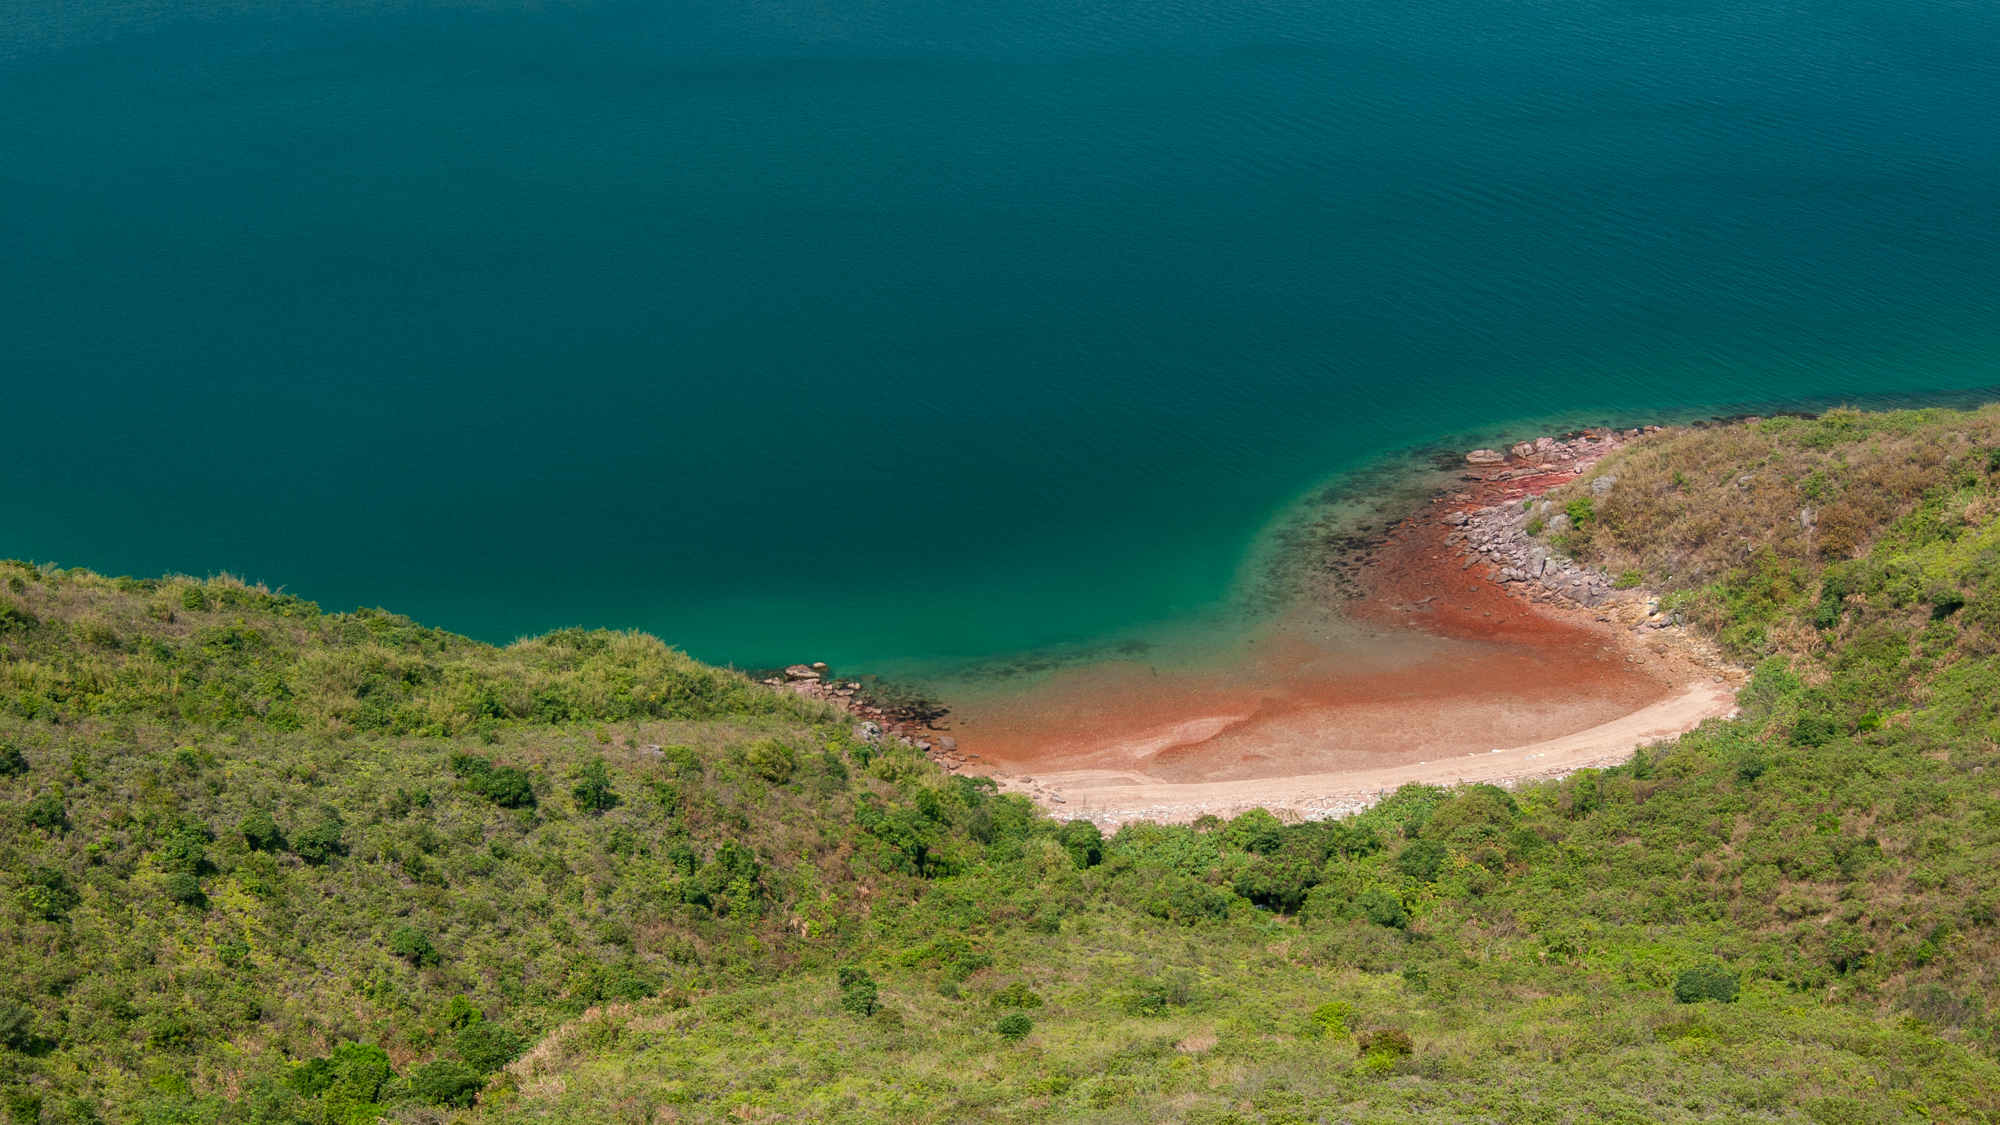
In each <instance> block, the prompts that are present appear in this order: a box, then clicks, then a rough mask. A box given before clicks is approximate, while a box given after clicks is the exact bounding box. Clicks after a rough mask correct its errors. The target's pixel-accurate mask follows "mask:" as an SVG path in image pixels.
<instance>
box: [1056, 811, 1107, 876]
mask: <svg viewBox="0 0 2000 1125" xmlns="http://www.w3.org/2000/svg"><path fill="white" fill-rule="evenodd" d="M1056 842H1057V843H1058V844H1061V845H1062V848H1063V850H1064V851H1066V852H1068V853H1069V858H1070V862H1072V863H1074V864H1076V865H1077V866H1078V867H1095V866H1097V865H1098V864H1100V863H1103V862H1104V833H1103V832H1101V831H1099V830H1098V827H1097V825H1095V824H1092V823H1091V822H1090V821H1087V820H1072V821H1070V822H1069V823H1067V824H1065V825H1063V826H1062V827H1061V828H1060V829H1058V830H1057V831H1056Z"/></svg>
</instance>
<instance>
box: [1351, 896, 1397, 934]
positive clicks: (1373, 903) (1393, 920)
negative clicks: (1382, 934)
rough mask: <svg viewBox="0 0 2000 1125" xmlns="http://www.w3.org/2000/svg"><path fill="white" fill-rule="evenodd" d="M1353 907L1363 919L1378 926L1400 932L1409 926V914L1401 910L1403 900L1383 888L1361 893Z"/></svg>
mask: <svg viewBox="0 0 2000 1125" xmlns="http://www.w3.org/2000/svg"><path fill="white" fill-rule="evenodd" d="M1354 905H1355V907H1357V908H1358V909H1359V910H1360V911H1361V914H1362V916H1363V917H1365V918H1367V919H1368V920H1369V921H1370V922H1373V923H1375V924H1376V925H1378V926H1388V927H1389V928H1391V929H1396V930H1400V929H1402V928H1403V927H1405V926H1408V925H1409V924H1410V912H1409V911H1407V910H1405V909H1404V908H1403V900H1402V899H1401V898H1398V897H1397V896H1396V895H1395V894H1394V893H1392V892H1390V891H1389V890H1388V889H1386V888H1384V887H1370V888H1368V889H1367V890H1365V891H1362V892H1361V895H1360V897H1358V898H1356V899H1355V900H1354Z"/></svg>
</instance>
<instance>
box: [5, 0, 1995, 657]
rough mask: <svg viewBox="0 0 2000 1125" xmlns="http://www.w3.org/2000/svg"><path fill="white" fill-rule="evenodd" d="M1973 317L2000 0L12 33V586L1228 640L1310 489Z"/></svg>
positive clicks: (8, 211)
mask: <svg viewBox="0 0 2000 1125" xmlns="http://www.w3.org/2000/svg"><path fill="white" fill-rule="evenodd" d="M1996 313H2000V9H1996V8H1995V7H1994V6H1992V5H1985V4H1918V3H1910V2H1907V0H1897V2H1877V3H1851V2H1849V3H1827V4H1818V5H1813V6H1809V7H1799V6H1795V5H1780V4H1764V5H1752V6H1748V7H1746V6H1743V5H1720V4H1712V3H1683V2H1661V0H1644V2H1617V3H1614V2H1604V0H1581V2H1570V3H1562V4H1556V3H1546V2H1526V3H1524V2H1519V0H1514V2H1505V3H1503V2H1500V0H1439V2H1433V3H1425V4H1421V5H1410V4H1406V3H1394V4H1392V3H1385V2H1377V0H1359V2H1350V3H1329V2H1275V3H1274V2H1258V0H1217V2H1214V3H1205V4H1190V3H1172V2H1169V3H1158V2H1154V3H1146V4H1138V3H1122V2H1106V0H1094V2H1066V0H1025V2H1024V0H1003V2H999V3H990V2H989V3H982V4H971V3H964V2H962V0H930V2H926V3H916V2H913V0H883V2H881V3H877V4H873V5H869V6H865V7H862V6H855V5H835V4H828V3H823V2H818V0H700V2H693V3H682V4H656V3H638V2H629V0H612V2H590V0H584V2H578V3H568V4H532V5H523V4H518V3H506V4H502V3H481V2H477V0H472V2H456V3H444V2H437V0H418V2H399V0H368V2H352V0H341V2H318V3H314V2H294V3H283V4H280V3H274V2H269V0H229V2H226V3H225V2H220V0H184V2H177V0H130V2H122V3H114V2H107V0H97V2H91V0H84V2H79V3H73V4H67V5H53V4H17V5H12V6H9V7H7V8H6V9H5V10H4V11H0V341H4V354H0V376H4V389H5V392H6V401H7V403H8V406H9V407H10V410H9V423H8V427H7V447H8V450H9V452H10V454H11V456H10V457H9V458H8V467H7V486H6V487H5V488H0V553H4V554H10V555H15V556H22V557H33V558H36V559H42V560H48V559H54V560H58V561H60V562H62V563H64V564H69V565H86V566H90V567H92V568H94V569H98V570H102V571H108V572H112V573H120V572H129V573H136V574H154V573H159V572H162V571H166V570H183V571H189V572H194V573H198V574H200V573H210V572H214V571H219V570H230V571H234V572H237V573H239V574H242V575H244V576H245V577H248V578H250V579H252V580H263V581H268V582H270V583H272V584H274V585H280V584H282V585H285V586H287V587H289V588H290V589H292V590H293V591H295V592H298V593H301V594H303V595H305V596H308V597H312V598H315V599H318V600H320V601H321V602H322V603H324V604H326V605H328V606H330V607H347V606H351V605H355V604H371V605H374V604H381V605H387V606H390V607H393V608H396V609H399V610H402V611H405V612H409V613H411V614H413V615H414V616H416V617H418V618H420V619H422V620H425V621H428V622H433V623H436V624H439V625H443V626H445V627H448V628H452V629H456V630H459V631H462V632H466V633H470V634H473V635H476V636H480V637H484V638H488V639H493V640H506V639H509V638H511V637H513V636H516V635H520V634H524V633H531V632H537V631H541V630H545V629H548V628H551V627H556V626H561V625H567V624H578V623H582V624H590V625H614V626H629V627H640V628H645V629H648V630H651V631H654V632H657V633H659V634H660V635H662V636H663V637H666V638H667V639H669V640H670V641H672V642H675V643H678V644H681V645H683V646H684V647H686V648H687V649H688V650H689V651H691V652H693V653H694V654H696V655H697V656H700V657H703V658H706V659H710V660H715V661H733V662H736V663H738V664H739V665H745V666H765V665H770V664H773V663H779V662H784V661H789V660H796V659H814V660H826V661H830V662H833V663H834V664H835V665H837V666H857V665H865V666H871V667H892V668H897V669H901V670H904V671H908V672H924V671H931V672H936V671H939V670H943V669H951V668H962V667H963V666H965V665H967V664H977V665H979V666H980V667H1007V666H1013V665H1018V664H1020V663H1021V659H1020V658H1019V654H1020V653H1022V652H1023V651H1032V652H1036V653H1041V654H1044V655H1043V656H1040V657H1030V658H1028V659H1029V660H1035V659H1048V658H1049V657H1048V656H1047V654H1050V653H1055V654H1058V655H1059V656H1060V655H1062V654H1068V658H1070V659H1075V658H1076V656H1077V654H1079V653H1089V652H1095V651H1101V650H1102V648H1103V646H1106V645H1113V646H1115V645H1117V644H1119V643H1125V642H1131V641H1134V640H1150V641H1151V642H1152V643H1154V644H1155V646H1156V649H1157V650H1160V651H1163V652H1164V651H1165V650H1170V649H1173V648H1174V647H1175V646H1177V645H1184V646H1187V647H1189V648H1191V649H1200V648H1202V646H1204V645H1210V644H1226V643H1233V642H1231V641H1227V640H1217V639H1216V635H1217V634H1218V632H1227V631H1228V630H1231V629H1234V628H1236V627H1237V626H1239V625H1240V624H1241V622H1242V617H1241V615H1240V614H1237V613H1234V612H1232V611H1231V610H1230V608H1229V607H1230V605H1231V604H1232V603H1231V602H1230V601H1229V598H1230V595H1231V592H1232V591H1236V592H1239V593H1241V592H1243V591H1253V592H1254V591H1255V590H1257V589H1259V588H1260V585H1261V584H1262V583H1263V582H1264V581H1265V577H1266V576H1267V574H1268V572H1269V567H1268V565H1267V563H1268V562H1269V559H1270V554H1271V552H1270V549H1269V542H1268V541H1264V540H1260V538H1259V536H1260V532H1262V531H1263V530H1264V529H1267V528H1269V527H1271V526H1273V523H1274V521H1276V522H1277V524H1279V525H1285V524H1286V520H1287V518H1289V517H1286V513H1292V512H1295V509H1294V508H1293V507H1292V506H1293V505H1294V504H1295V503H1296V502H1297V501H1299V500H1300V498H1301V497H1306V496H1311V495H1316V494H1317V491H1318V490H1319V489H1320V488H1321V487H1322V485H1321V482H1323V481H1324V480H1325V479H1326V478H1327V477H1328V475H1329V474H1331V473H1334V472H1336V471H1339V470H1342V469H1346V468H1352V467H1354V466H1357V465H1362V464H1366V463H1369V462H1370V461H1371V459H1373V458H1376V457H1377V456H1379V455H1382V454H1384V453H1386V452H1389V451H1394V450H1400V449H1408V448H1411V447H1415V446H1421V445H1423V444H1424V443H1426V442H1431V441H1440V440H1447V439H1449V440H1450V441H1451V442H1452V443H1454V444H1459V445H1460V446H1461V447H1462V444H1464V443H1469V442H1470V441H1472V440H1476V439H1479V438H1488V437H1493V436H1495V435H1496V434H1498V433H1501V432H1503V431H1507V430H1510V429H1511V430H1512V431H1514V432H1516V433H1523V432H1531V431H1532V430H1534V429H1538V428H1542V427H1543V426H1545V425H1554V424H1556V423H1557V422H1560V423H1565V424H1573V423H1581V422H1599V421H1620V422H1639V421H1649V420H1654V419H1656V418H1660V417H1663V416H1667V415H1672V414H1675V413H1679V412H1685V411H1689V410H1709V409H1721V408H1727V407H1728V406H1729V405H1730V404H1745V405H1760V404H1761V405H1766V406H1768V404H1771V403H1780V402H1787V401H1793V400H1797V399H1801V398H1804V397H1809V396H1819V397H1821V398H1823V399H1838V398H1841V397H1853V396H1861V395H1866V394H1882V395H1889V396H1895V395H1898V394H1903V393H1916V392H1922V391H1928V390H1937V389H1944V388H1954V387H1967V386H1985V385H1993V384H1995V383H2000V315H1996ZM1510 420H1512V421H1511V422H1510ZM1349 491H1351V489H1350V490H1349ZM1281 517H1286V518H1281ZM1260 543H1261V544H1263V545H1262V546H1260ZM1232 635H1233V634H1232Z"/></svg>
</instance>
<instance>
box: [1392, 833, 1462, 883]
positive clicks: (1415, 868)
mask: <svg viewBox="0 0 2000 1125" xmlns="http://www.w3.org/2000/svg"><path fill="white" fill-rule="evenodd" d="M1450 858H1451V849H1449V848H1447V847H1445V846H1444V845H1443V844H1441V843H1439V842H1438V841H1436V840H1417V841H1415V842H1413V843H1411V844H1410V845H1409V846H1408V847H1405V848H1404V849H1403V850H1402V851H1401V852H1400V853H1398V854H1397V856H1396V870H1398V871H1401V872H1402V873H1403V874H1405V875H1408V876H1409V877H1410V878H1412V879H1415V880H1416V881H1417V882H1419V883H1434V882H1436V881H1437V877H1438V874H1439V873H1440V872H1442V871H1443V870H1444V865H1445V861H1446V860H1448V859H1450Z"/></svg>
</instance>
